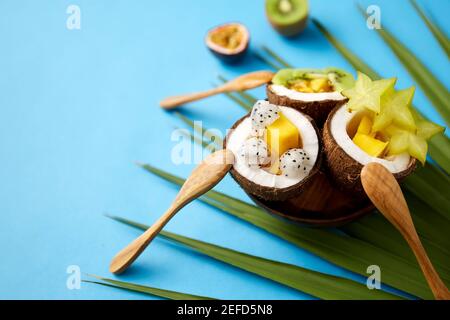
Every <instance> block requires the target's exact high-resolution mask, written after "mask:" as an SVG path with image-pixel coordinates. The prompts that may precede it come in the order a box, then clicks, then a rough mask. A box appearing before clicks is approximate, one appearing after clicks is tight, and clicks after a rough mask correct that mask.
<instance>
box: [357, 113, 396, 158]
mask: <svg viewBox="0 0 450 320" xmlns="http://www.w3.org/2000/svg"><path fill="white" fill-rule="evenodd" d="M353 142H354V143H355V144H356V145H357V146H358V147H360V148H361V149H362V150H364V152H366V153H367V154H369V155H371V156H372V157H379V156H381V155H382V154H383V152H384V150H385V149H386V146H387V145H388V142H383V141H381V140H378V139H376V138H375V133H373V132H372V120H370V118H369V117H367V116H364V117H362V119H361V122H360V123H359V126H358V130H357V131H356V134H355V136H354V137H353Z"/></svg>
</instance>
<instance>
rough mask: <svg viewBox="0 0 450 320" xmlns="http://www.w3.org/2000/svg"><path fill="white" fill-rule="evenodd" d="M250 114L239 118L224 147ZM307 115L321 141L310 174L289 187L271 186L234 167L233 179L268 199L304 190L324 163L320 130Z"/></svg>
mask: <svg viewBox="0 0 450 320" xmlns="http://www.w3.org/2000/svg"><path fill="white" fill-rule="evenodd" d="M249 116H250V113H248V114H247V115H245V116H244V117H242V118H241V119H239V120H238V121H237V122H236V123H235V124H234V125H233V126H232V127H231V131H230V132H229V133H228V134H227V136H226V137H225V139H224V141H223V147H224V148H226V147H227V140H228V136H229V135H230V134H231V132H232V131H233V130H234V129H235V128H237V126H239V124H240V123H241V122H242V121H244V119H246V118H248V117H249ZM304 116H305V117H307V118H308V120H309V121H310V122H311V124H312V125H313V127H314V130H315V131H316V134H317V137H318V141H319V153H318V156H317V160H316V163H315V164H314V166H313V168H312V169H311V171H310V172H309V175H308V176H307V177H306V178H305V179H303V180H302V181H300V182H299V183H297V184H295V185H293V186H290V187H287V188H271V187H266V186H261V185H259V184H256V183H254V182H253V181H250V180H248V179H247V178H246V177H244V176H242V175H241V174H240V173H239V172H237V171H236V170H235V169H234V168H233V167H232V168H231V170H230V174H231V176H232V177H233V179H234V180H235V181H236V182H237V183H238V184H239V186H240V187H241V188H242V189H244V191H245V192H247V193H250V194H252V195H254V196H256V197H258V198H261V199H264V200H268V201H285V200H287V199H290V198H293V197H296V196H297V195H299V194H300V193H302V191H303V190H304V189H305V188H306V187H307V186H308V185H309V184H310V183H311V182H312V181H313V178H314V176H315V174H316V173H317V172H319V171H320V168H321V163H322V143H321V139H320V131H319V129H318V128H317V126H316V124H315V123H314V120H313V119H312V118H311V117H309V116H307V115H305V114H304Z"/></svg>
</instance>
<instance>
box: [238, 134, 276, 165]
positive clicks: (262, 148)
mask: <svg viewBox="0 0 450 320" xmlns="http://www.w3.org/2000/svg"><path fill="white" fill-rule="evenodd" d="M238 156H239V157H242V158H244V161H245V163H246V164H247V165H248V166H249V167H250V168H261V167H262V166H263V165H265V164H268V163H269V162H270V157H269V151H268V149H267V144H266V142H265V141H264V140H261V139H258V138H250V139H248V140H246V141H245V142H244V143H243V144H242V146H241V148H240V149H239V154H238Z"/></svg>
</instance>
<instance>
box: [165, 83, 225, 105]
mask: <svg viewBox="0 0 450 320" xmlns="http://www.w3.org/2000/svg"><path fill="white" fill-rule="evenodd" d="M224 90H225V89H224V88H223V87H217V88H213V89H210V90H207V91H203V92H195V93H189V94H184V95H180V96H172V97H168V98H166V99H164V100H162V101H161V102H160V103H159V105H160V106H161V107H163V108H164V109H173V108H175V107H177V106H179V105H182V104H185V103H188V102H192V101H197V100H200V99H203V98H206V97H209V96H212V95H215V94H218V93H222V92H223V91H224Z"/></svg>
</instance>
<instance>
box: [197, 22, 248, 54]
mask: <svg viewBox="0 0 450 320" xmlns="http://www.w3.org/2000/svg"><path fill="white" fill-rule="evenodd" d="M205 42H206V46H207V47H208V49H209V50H211V52H212V53H213V54H214V55H215V56H217V57H218V58H219V59H221V60H223V61H224V62H227V63H235V62H238V61H239V60H241V59H242V58H243V57H244V55H245V53H246V52H247V49H248V45H249V42H250V34H249V32H248V30H247V28H246V27H245V26H244V25H243V24H240V23H236V22H234V23H226V24H222V25H220V26H217V27H215V28H213V29H211V30H210V31H209V32H208V34H207V35H206V39H205Z"/></svg>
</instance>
